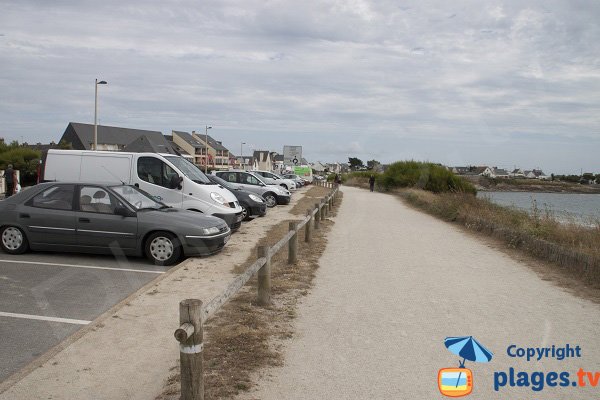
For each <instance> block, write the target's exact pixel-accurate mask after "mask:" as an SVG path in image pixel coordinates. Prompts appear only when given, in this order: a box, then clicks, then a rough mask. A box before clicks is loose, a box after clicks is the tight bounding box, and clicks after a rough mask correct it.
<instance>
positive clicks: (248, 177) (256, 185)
mask: <svg viewBox="0 0 600 400" xmlns="http://www.w3.org/2000/svg"><path fill="white" fill-rule="evenodd" d="M212 174H213V175H216V176H218V177H219V178H221V179H224V180H226V181H227V182H231V183H234V184H237V185H239V186H240V187H241V188H242V189H244V190H248V191H250V192H254V193H257V194H259V195H261V196H262V197H263V198H264V199H265V202H266V203H267V206H269V207H273V206H275V205H277V204H289V203H290V200H291V194H290V192H289V191H288V190H286V189H284V188H283V187H281V186H278V185H267V184H266V183H265V182H264V181H263V180H262V179H261V177H260V176H258V175H255V174H253V173H252V172H248V171H242V170H229V171H213V172H212Z"/></svg>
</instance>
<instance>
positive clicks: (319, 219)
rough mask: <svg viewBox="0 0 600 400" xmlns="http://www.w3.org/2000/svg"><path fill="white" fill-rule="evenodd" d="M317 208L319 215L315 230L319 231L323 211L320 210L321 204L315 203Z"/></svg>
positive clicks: (316, 217) (316, 215)
mask: <svg viewBox="0 0 600 400" xmlns="http://www.w3.org/2000/svg"><path fill="white" fill-rule="evenodd" d="M315 208H316V209H317V213H316V214H315V230H317V229H319V224H320V223H321V211H320V210H319V203H315Z"/></svg>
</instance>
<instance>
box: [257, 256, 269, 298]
mask: <svg viewBox="0 0 600 400" xmlns="http://www.w3.org/2000/svg"><path fill="white" fill-rule="evenodd" d="M258 257H259V258H261V257H265V258H266V259H267V261H266V262H265V265H263V266H262V267H261V268H260V269H259V270H258V304H259V305H261V306H266V305H268V304H270V303H271V257H269V247H268V246H258Z"/></svg>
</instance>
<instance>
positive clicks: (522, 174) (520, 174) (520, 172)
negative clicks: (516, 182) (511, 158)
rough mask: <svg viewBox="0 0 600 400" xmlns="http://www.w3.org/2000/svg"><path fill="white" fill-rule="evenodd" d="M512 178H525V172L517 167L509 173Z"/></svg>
mask: <svg viewBox="0 0 600 400" xmlns="http://www.w3.org/2000/svg"><path fill="white" fill-rule="evenodd" d="M509 176H510V177H511V178H525V172H524V171H523V170H522V169H521V168H515V169H513V171H512V172H511V173H510V174H509Z"/></svg>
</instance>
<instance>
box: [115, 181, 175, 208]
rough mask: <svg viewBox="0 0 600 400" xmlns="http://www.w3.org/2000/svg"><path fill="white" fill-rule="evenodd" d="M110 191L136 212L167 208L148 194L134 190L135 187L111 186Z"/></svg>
mask: <svg viewBox="0 0 600 400" xmlns="http://www.w3.org/2000/svg"><path fill="white" fill-rule="evenodd" d="M111 189H112V190H113V191H114V192H115V193H116V194H118V195H119V196H121V197H122V198H123V199H125V201H127V203H129V205H131V206H132V207H133V208H135V209H136V210H141V209H146V208H150V209H155V210H160V209H161V208H167V207H168V206H167V205H166V204H164V203H161V202H160V201H156V200H155V199H154V198H152V197H151V196H150V195H149V194H148V193H146V192H144V191H142V190H140V189H138V188H136V187H135V186H128V185H119V186H111Z"/></svg>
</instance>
